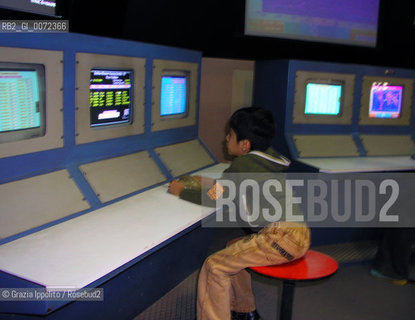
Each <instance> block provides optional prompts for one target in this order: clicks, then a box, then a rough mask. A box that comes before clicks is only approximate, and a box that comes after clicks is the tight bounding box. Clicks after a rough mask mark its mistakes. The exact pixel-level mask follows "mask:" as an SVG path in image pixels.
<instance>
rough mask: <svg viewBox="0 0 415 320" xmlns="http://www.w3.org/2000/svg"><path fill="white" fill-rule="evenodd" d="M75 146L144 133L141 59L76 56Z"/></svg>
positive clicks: (88, 54) (143, 60)
mask: <svg viewBox="0 0 415 320" xmlns="http://www.w3.org/2000/svg"><path fill="white" fill-rule="evenodd" d="M76 60H77V68H76V88H77V90H76V143H77V144H81V143H87V142H95V141H100V140H107V139H113V138H120V137H126V136H131V135H137V134H142V133H144V85H145V83H144V82H145V59H144V58H137V57H126V56H114V55H103V54H93V53H77V54H76Z"/></svg>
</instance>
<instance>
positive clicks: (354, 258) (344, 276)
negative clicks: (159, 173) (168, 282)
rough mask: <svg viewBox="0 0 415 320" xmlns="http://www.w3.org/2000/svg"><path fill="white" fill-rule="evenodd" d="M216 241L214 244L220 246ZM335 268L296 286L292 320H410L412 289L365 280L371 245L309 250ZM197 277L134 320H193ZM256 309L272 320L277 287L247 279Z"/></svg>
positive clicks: (414, 314)
mask: <svg viewBox="0 0 415 320" xmlns="http://www.w3.org/2000/svg"><path fill="white" fill-rule="evenodd" d="M220 242H221V240H217V243H214V244H213V247H215V246H220V245H221V243H220ZM313 249H314V250H317V251H321V252H324V253H327V254H329V255H331V256H332V257H334V258H335V259H336V260H337V261H338V262H339V264H340V268H339V270H338V271H337V273H336V274H335V275H334V276H332V277H330V278H328V279H324V280H319V281H313V282H307V283H299V284H297V286H296V289H295V297H294V306H293V320H333V319H335V320H371V319H376V320H383V319H385V320H391V319H394V320H406V319H408V320H413V319H415V283H413V282H410V283H409V284H407V285H405V286H397V285H394V284H392V283H390V282H388V281H384V280H379V279H376V278H373V277H372V276H370V275H369V270H370V261H371V260H372V258H373V256H374V254H375V252H376V243H375V242H372V241H365V242H358V243H346V244H339V245H330V246H320V247H314V248H313ZM197 275H198V271H196V272H195V273H193V274H192V275H190V276H189V277H188V278H187V279H185V280H184V281H183V282H181V283H180V284H179V285H178V286H177V287H176V288H174V289H173V290H171V291H170V292H169V293H167V294H166V295H165V296H164V297H162V298H161V299H160V300H158V301H157V302H156V303H154V304H153V305H152V306H150V307H149V308H148V309H147V310H145V311H144V312H143V313H141V314H140V315H138V316H136V317H135V318H134V320H173V319H177V320H191V319H192V320H193V319H195V317H196V311H195V303H196V283H197ZM252 280H253V282H252V285H253V290H254V293H255V296H256V299H257V309H258V311H259V313H260V314H261V316H262V318H263V319H264V320H271V319H276V315H277V301H278V298H279V296H280V293H281V288H282V282H281V281H280V280H276V279H270V278H266V277H263V276H261V275H258V274H255V273H252Z"/></svg>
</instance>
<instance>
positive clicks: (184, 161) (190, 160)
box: [155, 140, 215, 177]
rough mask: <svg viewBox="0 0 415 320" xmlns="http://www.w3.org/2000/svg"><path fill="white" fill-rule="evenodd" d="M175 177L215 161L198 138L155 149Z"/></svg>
mask: <svg viewBox="0 0 415 320" xmlns="http://www.w3.org/2000/svg"><path fill="white" fill-rule="evenodd" d="M155 150H156V152H157V154H158V155H159V157H160V159H161V161H163V163H164V164H165V165H166V166H167V168H168V169H169V171H170V172H171V174H172V175H173V176H174V177H177V176H180V175H182V174H185V173H188V172H192V171H194V170H197V169H199V168H203V167H206V166H209V165H212V164H214V163H215V161H214V160H213V159H212V157H211V156H210V155H209V153H208V152H207V151H206V150H205V148H204V147H203V146H202V145H201V144H200V142H199V141H198V140H191V141H187V142H182V143H178V144H173V145H169V146H165V147H160V148H157V149H155Z"/></svg>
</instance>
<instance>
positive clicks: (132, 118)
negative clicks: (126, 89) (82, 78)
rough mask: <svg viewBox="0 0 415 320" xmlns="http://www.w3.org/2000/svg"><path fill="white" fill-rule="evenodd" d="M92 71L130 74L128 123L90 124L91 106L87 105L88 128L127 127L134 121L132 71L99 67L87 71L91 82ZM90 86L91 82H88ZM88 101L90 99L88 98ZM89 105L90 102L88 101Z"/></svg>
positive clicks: (89, 90)
mask: <svg viewBox="0 0 415 320" xmlns="http://www.w3.org/2000/svg"><path fill="white" fill-rule="evenodd" d="M93 71H114V72H117V71H120V72H129V73H130V81H131V84H130V104H129V107H128V109H129V110H130V111H129V120H128V121H116V122H107V123H98V124H92V118H91V108H92V107H91V105H90V104H89V127H90V128H91V129H105V128H113V127H123V126H129V125H131V124H132V123H133V121H134V70H132V69H122V68H117V69H114V68H100V67H96V68H95V67H94V68H91V69H90V70H89V75H90V76H89V81H91V73H92V72H93ZM89 83H90V84H91V82H89ZM88 92H89V93H91V89H90V88H89V89H88ZM89 99H90V98H89ZM88 102H89V103H90V100H89V101H88Z"/></svg>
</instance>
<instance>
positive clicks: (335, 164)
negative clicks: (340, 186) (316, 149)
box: [297, 156, 415, 173]
mask: <svg viewBox="0 0 415 320" xmlns="http://www.w3.org/2000/svg"><path fill="white" fill-rule="evenodd" d="M297 161H300V162H302V163H305V164H307V165H310V166H312V167H315V168H317V169H319V171H320V172H326V173H347V172H380V171H407V170H415V160H413V159H411V158H410V157H409V156H401V157H344V158H312V159H301V158H300V159H297Z"/></svg>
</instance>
